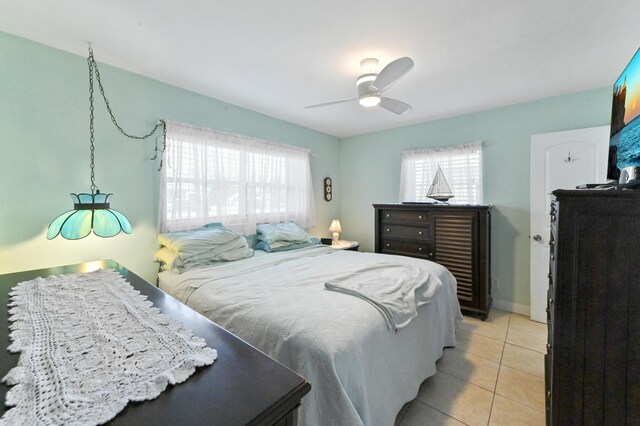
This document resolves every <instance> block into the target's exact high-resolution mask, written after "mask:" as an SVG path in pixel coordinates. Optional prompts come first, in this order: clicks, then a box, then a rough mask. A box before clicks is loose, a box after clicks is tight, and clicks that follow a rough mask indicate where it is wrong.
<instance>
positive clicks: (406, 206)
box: [373, 201, 493, 209]
mask: <svg viewBox="0 0 640 426" xmlns="http://www.w3.org/2000/svg"><path fill="white" fill-rule="evenodd" d="M373 207H375V208H387V209H389V208H403V209H411V208H422V207H429V208H431V207H434V208H445V207H448V208H460V209H478V208H488V209H490V208H491V207H493V206H492V205H491V204H455V203H429V202H424V203H423V202H413V201H410V202H405V203H381V204H373Z"/></svg>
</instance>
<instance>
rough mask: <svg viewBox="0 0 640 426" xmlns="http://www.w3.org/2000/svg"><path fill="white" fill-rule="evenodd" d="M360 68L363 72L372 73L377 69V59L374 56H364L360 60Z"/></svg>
mask: <svg viewBox="0 0 640 426" xmlns="http://www.w3.org/2000/svg"><path fill="white" fill-rule="evenodd" d="M360 69H362V71H364V72H368V73H373V72H376V70H377V69H378V60H377V59H376V58H366V59H363V60H362V61H360Z"/></svg>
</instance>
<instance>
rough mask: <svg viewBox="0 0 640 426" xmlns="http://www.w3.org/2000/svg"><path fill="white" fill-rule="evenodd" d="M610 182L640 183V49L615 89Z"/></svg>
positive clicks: (617, 81)
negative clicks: (639, 181) (635, 181)
mask: <svg viewBox="0 0 640 426" xmlns="http://www.w3.org/2000/svg"><path fill="white" fill-rule="evenodd" d="M621 171H622V173H621ZM607 179H610V180H616V181H618V180H619V181H620V183H627V182H629V181H632V180H638V179H640V49H638V51H637V52H636V54H635V55H634V56H633V58H631V61H630V62H629V64H628V65H627V67H626V68H625V69H624V71H622V74H621V75H620V77H619V78H618V80H616V82H615V84H614V85H613V103H612V110H611V138H610V139H609V165H608V168H607Z"/></svg>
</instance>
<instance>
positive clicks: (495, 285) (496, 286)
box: [491, 278, 500, 289]
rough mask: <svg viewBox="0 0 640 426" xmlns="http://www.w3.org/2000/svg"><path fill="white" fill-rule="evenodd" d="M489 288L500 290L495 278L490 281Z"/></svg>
mask: <svg viewBox="0 0 640 426" xmlns="http://www.w3.org/2000/svg"><path fill="white" fill-rule="evenodd" d="M491 288H495V289H499V288H500V280H499V279H497V278H492V279H491Z"/></svg>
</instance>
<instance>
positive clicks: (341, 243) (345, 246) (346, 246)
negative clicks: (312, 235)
mask: <svg viewBox="0 0 640 426" xmlns="http://www.w3.org/2000/svg"><path fill="white" fill-rule="evenodd" d="M358 247H360V243H359V242H357V241H348V240H338V243H337V244H331V248H332V249H336V250H349V251H358Z"/></svg>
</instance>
